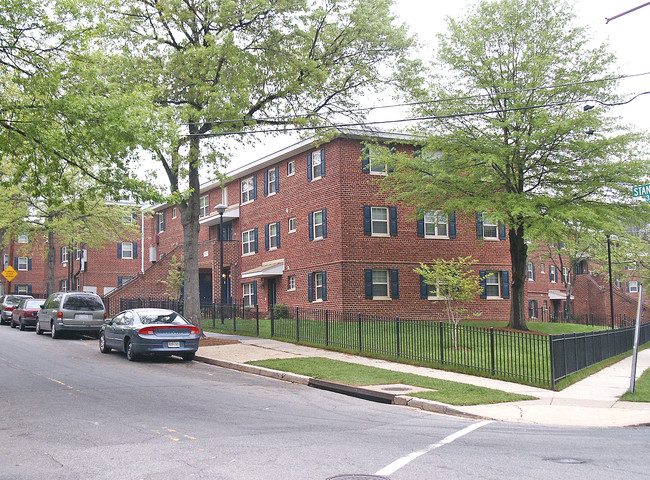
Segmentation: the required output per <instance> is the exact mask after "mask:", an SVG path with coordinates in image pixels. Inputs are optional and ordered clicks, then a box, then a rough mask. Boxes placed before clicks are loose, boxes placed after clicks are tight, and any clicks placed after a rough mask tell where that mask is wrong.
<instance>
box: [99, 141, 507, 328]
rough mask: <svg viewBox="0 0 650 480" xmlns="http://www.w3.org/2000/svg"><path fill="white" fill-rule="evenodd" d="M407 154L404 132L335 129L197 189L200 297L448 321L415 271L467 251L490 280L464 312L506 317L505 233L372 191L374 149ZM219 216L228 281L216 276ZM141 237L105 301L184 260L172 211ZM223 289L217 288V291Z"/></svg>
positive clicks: (376, 177) (144, 288) (485, 222)
mask: <svg viewBox="0 0 650 480" xmlns="http://www.w3.org/2000/svg"><path fill="white" fill-rule="evenodd" d="M374 144H384V145H389V146H391V147H393V148H396V149H398V150H400V151H401V150H403V151H412V150H413V144H412V139H411V138H410V137H408V136H404V135H396V134H389V135H371V136H370V137H369V136H368V133H367V132H359V133H358V134H357V133H354V132H351V133H346V134H340V135H338V136H337V137H336V138H334V139H332V140H330V141H327V142H326V143H324V144H320V145H316V144H314V143H313V141H303V142H301V143H298V144H295V145H293V146H291V147H289V148H286V149H284V150H282V151H280V152H277V153H275V154H273V155H270V156H267V157H264V158H261V159H260V160H258V161H255V162H253V163H251V164H248V165H246V166H244V167H241V168H239V169H236V170H234V171H232V172H230V174H229V175H228V180H227V182H226V183H225V184H224V185H223V187H222V186H221V185H220V184H219V182H218V181H217V182H212V183H206V184H204V185H203V186H202V188H201V220H200V223H201V230H200V233H199V242H200V245H199V258H200V260H199V262H200V263H199V271H200V291H201V299H202V300H205V301H212V300H214V301H217V302H219V301H220V299H223V301H224V302H230V301H236V302H239V301H242V302H243V303H244V304H245V305H255V304H257V305H259V306H260V310H261V311H263V312H265V311H268V309H269V308H270V307H271V306H272V305H274V304H275V303H282V304H285V305H288V306H294V307H295V306H299V307H308V308H322V309H329V310H335V311H340V312H355V313H356V312H361V313H373V314H379V315H391V316H396V315H398V316H402V317H404V318H444V311H443V307H442V305H440V302H434V301H433V300H434V299H435V298H436V297H435V291H432V289H431V288H428V287H427V286H426V285H425V284H423V282H422V281H421V278H420V276H419V275H418V274H416V273H415V272H414V271H413V270H414V269H415V268H416V267H418V266H419V264H420V262H423V263H427V262H431V261H432V260H434V259H436V258H452V257H458V256H461V255H462V256H467V255H472V257H473V258H474V259H476V260H477V261H478V263H477V264H476V266H475V268H476V270H477V271H480V272H481V273H483V274H486V273H491V275H490V276H489V277H488V278H487V280H486V282H485V283H486V285H485V287H486V288H485V290H484V294H483V295H482V296H481V297H482V298H477V299H476V301H475V304H474V305H471V306H470V308H472V309H474V310H476V311H481V312H483V316H484V318H490V319H499V320H505V319H507V318H508V315H509V311H510V271H511V269H510V257H509V250H508V241H507V239H506V234H505V228H504V226H503V225H498V224H497V223H496V222H492V221H491V220H490V218H489V217H487V216H483V215H482V214H480V213H479V214H477V213H475V212H472V213H471V214H463V213H461V212H447V213H443V212H430V213H429V214H427V215H426V216H425V218H424V219H422V220H419V221H418V220H417V218H416V215H415V210H414V209H413V208H412V207H408V206H405V205H401V204H398V203H395V202H393V201H391V200H390V199H389V198H387V196H386V195H385V194H382V193H380V192H379V191H378V182H380V181H381V179H382V178H383V177H384V176H385V175H386V174H387V171H386V166H385V165H382V164H379V163H377V160H376V159H373V145H374ZM220 203H222V204H224V205H227V209H226V211H225V213H224V215H223V222H224V228H223V236H224V242H223V246H224V265H223V267H224V275H225V281H224V288H223V289H222V288H221V283H222V282H220V279H219V273H220V265H219V258H220V246H221V244H220V242H219V235H220V234H219V230H220V221H221V219H220V216H219V214H218V213H217V212H216V211H215V206H216V205H217V204H220ZM154 210H155V213H156V215H155V218H154V220H153V221H152V222H151V224H150V225H149V226H148V227H146V226H145V232H144V248H143V251H148V252H149V255H148V261H147V262H146V263H147V267H145V268H146V271H145V273H144V275H141V276H139V278H137V279H136V280H134V281H133V282H131V283H129V284H128V285H125V286H124V287H122V288H120V289H118V290H116V291H115V292H113V293H112V294H111V297H113V298H119V297H122V298H133V297H148V296H152V297H156V296H161V295H169V294H170V292H169V291H168V290H167V289H166V287H165V285H163V284H162V283H161V280H163V279H164V278H166V277H167V275H168V271H169V266H170V263H171V260H170V258H172V257H175V258H176V259H179V258H180V256H181V255H182V242H183V235H182V227H181V222H180V212H179V210H178V208H177V207H176V206H173V205H159V206H157V207H156V208H155V209H154ZM222 290H223V292H222Z"/></svg>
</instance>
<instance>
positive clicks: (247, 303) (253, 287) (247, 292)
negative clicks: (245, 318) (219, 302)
mask: <svg viewBox="0 0 650 480" xmlns="http://www.w3.org/2000/svg"><path fill="white" fill-rule="evenodd" d="M242 298H243V300H244V307H254V306H255V305H256V304H257V282H253V283H244V284H243V285H242Z"/></svg>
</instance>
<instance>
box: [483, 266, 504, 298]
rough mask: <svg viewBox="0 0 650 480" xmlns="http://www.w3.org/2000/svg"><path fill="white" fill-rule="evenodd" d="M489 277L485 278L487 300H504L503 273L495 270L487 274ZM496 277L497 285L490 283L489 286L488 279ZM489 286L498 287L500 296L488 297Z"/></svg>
mask: <svg viewBox="0 0 650 480" xmlns="http://www.w3.org/2000/svg"><path fill="white" fill-rule="evenodd" d="M487 275H488V276H487V277H485V298H486V299H487V300H501V299H503V292H502V291H501V272H500V271H497V270H494V271H489V272H487ZM492 277H496V279H497V281H496V283H490V284H488V278H492ZM488 285H491V286H494V285H496V286H497V288H498V289H499V293H498V295H488V290H487V287H488Z"/></svg>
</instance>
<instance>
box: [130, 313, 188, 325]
mask: <svg viewBox="0 0 650 480" xmlns="http://www.w3.org/2000/svg"><path fill="white" fill-rule="evenodd" d="M139 316H140V322H141V323H143V324H149V323H171V324H174V325H188V323H189V322H188V321H187V320H185V319H184V318H183V317H181V316H180V315H179V314H178V313H176V312H169V313H163V314H161V313H160V312H145V313H141V314H140V315H139Z"/></svg>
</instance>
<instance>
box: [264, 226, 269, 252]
mask: <svg viewBox="0 0 650 480" xmlns="http://www.w3.org/2000/svg"><path fill="white" fill-rule="evenodd" d="M264 250H266V251H267V252H268V251H269V226H268V225H264Z"/></svg>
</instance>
